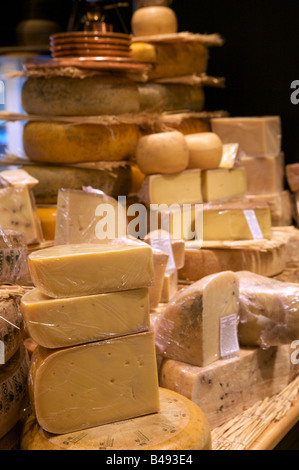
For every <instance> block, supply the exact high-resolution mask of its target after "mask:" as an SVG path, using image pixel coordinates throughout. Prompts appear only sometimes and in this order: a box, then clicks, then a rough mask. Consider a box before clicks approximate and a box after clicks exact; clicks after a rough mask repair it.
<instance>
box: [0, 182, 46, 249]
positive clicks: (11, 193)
mask: <svg viewBox="0 0 299 470" xmlns="http://www.w3.org/2000/svg"><path fill="white" fill-rule="evenodd" d="M0 227H1V228H2V229H4V230H6V229H7V230H14V231H18V232H22V233H24V235H25V237H26V243H27V245H31V244H35V243H40V242H41V241H42V240H43V235H42V230H41V225H40V220H39V218H38V214H37V211H36V207H35V201H34V198H33V195H32V193H31V189H30V188H28V187H27V186H24V187H13V186H8V187H6V188H1V189H0Z"/></svg>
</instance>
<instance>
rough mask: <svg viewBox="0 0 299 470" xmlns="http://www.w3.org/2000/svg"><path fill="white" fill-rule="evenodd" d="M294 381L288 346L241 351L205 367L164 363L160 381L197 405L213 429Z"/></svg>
mask: <svg viewBox="0 0 299 470" xmlns="http://www.w3.org/2000/svg"><path fill="white" fill-rule="evenodd" d="M292 379H293V376H292V364H291V357H290V351H289V346H287V345H286V346H279V347H272V348H269V349H267V350H266V351H263V350H262V349H260V348H241V349H240V352H239V356H238V357H234V358H231V359H225V360H222V359H220V360H218V361H216V362H214V363H213V364H210V365H207V366H205V367H195V366H192V365H189V364H186V363H185V362H179V361H174V360H171V359H164V360H163V362H162V366H161V369H160V374H159V380H160V384H161V386H162V387H165V388H168V389H170V390H173V391H175V392H177V393H180V394H181V395H183V396H185V397H186V398H189V400H192V401H193V402H194V403H196V404H197V405H198V406H199V407H200V408H201V409H202V410H203V412H204V413H205V415H206V417H207V419H208V422H209V424H210V426H211V429H215V428H216V427H218V426H220V425H221V424H224V423H228V422H229V420H230V419H232V418H234V417H235V416H237V415H239V414H240V413H242V412H243V411H244V410H246V409H248V408H250V407H251V406H253V405H255V404H256V403H258V402H259V401H260V400H264V399H265V398H266V397H271V396H273V395H275V394H277V393H279V392H281V391H282V390H283V389H284V388H285V387H286V386H287V385H288V384H289V383H290V382H291V380H292Z"/></svg>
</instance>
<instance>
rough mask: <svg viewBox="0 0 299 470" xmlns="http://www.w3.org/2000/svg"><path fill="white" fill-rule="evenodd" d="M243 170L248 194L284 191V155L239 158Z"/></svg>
mask: <svg viewBox="0 0 299 470" xmlns="http://www.w3.org/2000/svg"><path fill="white" fill-rule="evenodd" d="M239 164H240V165H241V166H242V167H243V168H245V171H246V180H247V192H248V194H268V193H277V192H280V191H282V190H283V189H284V154H283V153H280V154H279V155H277V156H273V157H260V158H256V157H246V156H241V157H240V161H239Z"/></svg>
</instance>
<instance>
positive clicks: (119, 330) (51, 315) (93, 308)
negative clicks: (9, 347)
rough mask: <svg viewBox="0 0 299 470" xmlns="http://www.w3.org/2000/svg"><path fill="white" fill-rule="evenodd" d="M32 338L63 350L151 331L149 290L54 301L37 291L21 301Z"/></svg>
mask: <svg viewBox="0 0 299 470" xmlns="http://www.w3.org/2000/svg"><path fill="white" fill-rule="evenodd" d="M21 309H22V313H23V317H24V321H25V324H26V329H27V331H28V333H29V335H30V337H31V338H32V339H33V340H34V341H35V342H36V343H38V344H39V345H41V346H44V347H45V348H51V349H52V348H63V347H68V346H74V345H77V344H83V343H88V342H91V341H100V340H102V339H109V338H113V337H115V336H123V335H127V334H131V333H138V332H141V331H145V330H148V329H149V294H148V289H147V288H144V289H132V290H128V291H123V292H112V293H108V294H99V295H91V296H89V295H86V296H82V297H71V298H67V299H51V298H49V297H47V296H45V295H43V294H42V293H41V292H40V291H39V290H38V289H33V290H31V291H29V292H28V293H27V294H25V295H24V296H23V298H22V302H21Z"/></svg>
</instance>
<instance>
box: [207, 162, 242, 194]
mask: <svg viewBox="0 0 299 470" xmlns="http://www.w3.org/2000/svg"><path fill="white" fill-rule="evenodd" d="M246 193H247V182H246V172H245V170H244V169H243V168H233V169H225V168H221V169H214V170H204V171H203V172H202V194H203V200H204V201H205V202H215V201H223V200H229V199H234V198H241V197H244V196H245V195H246Z"/></svg>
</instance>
